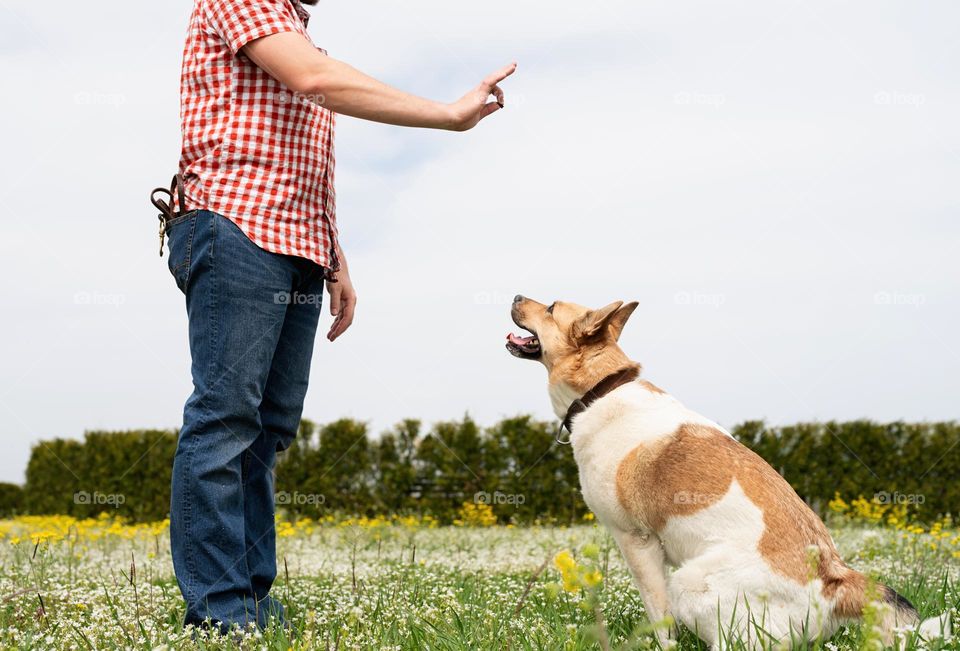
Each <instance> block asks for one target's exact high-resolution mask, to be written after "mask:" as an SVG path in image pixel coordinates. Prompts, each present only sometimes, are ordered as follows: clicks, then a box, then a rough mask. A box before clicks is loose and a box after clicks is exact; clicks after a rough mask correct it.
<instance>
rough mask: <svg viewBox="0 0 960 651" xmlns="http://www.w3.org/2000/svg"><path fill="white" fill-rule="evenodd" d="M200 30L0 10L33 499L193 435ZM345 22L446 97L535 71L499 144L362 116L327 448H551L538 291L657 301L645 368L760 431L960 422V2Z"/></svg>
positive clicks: (180, 16)
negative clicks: (187, 73) (472, 424)
mask: <svg viewBox="0 0 960 651" xmlns="http://www.w3.org/2000/svg"><path fill="white" fill-rule="evenodd" d="M190 4H191V3H190V2H188V1H187V0H166V1H165V2H137V3H131V2H119V1H118V0H102V1H101V2H97V3H76V2H74V3H65V2H59V3H51V2H39V3H27V2H22V1H20V2H11V1H10V0H0V85H2V88H3V91H2V102H0V111H2V113H0V116H2V120H0V142H3V149H4V152H5V155H4V156H2V158H0V215H2V217H0V219H2V222H0V223H2V231H0V292H2V293H0V296H2V299H3V306H4V308H3V318H2V319H0V359H2V364H0V367H2V373H0V423H2V436H3V441H4V444H5V445H4V454H3V455H2V457H0V480H9V481H20V480H21V479H22V473H23V469H24V468H25V465H26V461H27V458H28V454H29V448H30V445H31V444H32V443H34V442H35V441H37V440H38V439H42V438H50V437H54V436H67V437H76V436H81V435H82V433H83V431H84V430H85V429H120V428H141V427H175V426H177V425H178V424H179V419H180V412H181V408H182V404H183V401H184V399H185V398H186V396H187V395H188V393H189V391H190V379H189V357H188V352H187V340H186V316H185V313H184V309H183V299H182V296H181V295H180V293H179V292H178V290H177V289H176V287H175V286H174V284H173V280H172V279H171V278H170V276H169V273H168V272H167V270H166V261H165V260H161V259H159V258H158V257H157V250H156V249H157V238H156V215H155V212H154V210H153V208H152V207H151V206H149V204H148V202H147V194H148V191H149V190H150V189H151V188H153V187H154V186H156V185H163V184H165V183H167V182H168V179H169V177H170V175H171V174H172V173H173V171H174V170H175V168H176V163H177V157H178V153H179V123H178V97H177V94H178V80H179V67H180V55H181V48H182V40H183V36H184V31H185V27H186V23H187V18H188V15H189V12H190ZM313 16H314V17H313V21H312V23H311V32H312V34H313V35H314V39H315V40H316V42H317V43H318V44H319V45H321V46H323V47H325V48H327V49H328V50H329V51H330V53H331V55H333V56H336V57H338V58H341V59H344V60H346V61H348V62H351V63H353V64H354V65H357V66H358V67H360V68H361V69H363V70H365V71H367V72H369V73H371V74H373V75H375V76H377V77H379V78H381V79H383V80H385V81H388V82H391V83H393V84H395V85H397V86H400V87H401V88H404V89H406V90H410V91H414V92H417V93H420V94H424V95H428V96H430V97H434V98H438V99H447V100H452V99H455V98H456V97H458V96H459V95H460V94H462V93H463V92H465V91H466V90H467V89H468V88H469V87H471V86H473V85H474V84H475V83H476V82H478V81H479V80H480V78H481V77H482V76H483V75H484V74H486V73H487V72H488V71H489V70H492V69H494V68H496V67H498V66H500V65H501V64H503V63H506V62H508V61H510V60H511V59H516V60H518V61H519V62H520V69H519V71H518V73H517V74H516V75H515V77H514V78H512V79H511V80H509V81H508V82H507V83H506V85H505V88H506V92H507V109H506V110H505V111H504V112H503V113H501V114H498V115H496V116H494V117H493V118H491V120H490V121H488V122H485V123H484V124H482V125H481V127H480V128H478V129H477V130H475V131H473V132H471V133H468V134H451V133H434V132H425V131H412V130H411V131H403V130H400V129H396V128H389V127H382V126H378V125H372V124H367V123H361V122H358V121H354V120H350V119H348V118H342V119H341V121H340V128H339V132H338V143H337V153H338V160H339V166H338V170H337V176H338V182H339V188H338V189H339V219H340V227H341V230H342V234H343V242H344V246H345V247H346V249H347V254H348V257H349V259H350V263H351V267H352V270H353V273H354V278H355V282H356V284H357V286H358V290H359V292H360V306H359V314H358V319H357V323H356V325H355V326H354V328H353V330H352V331H351V332H350V333H349V334H348V335H347V336H345V337H344V338H343V339H342V340H340V341H338V342H337V343H335V344H332V345H331V344H329V343H328V342H326V341H325V340H322V339H321V341H320V342H318V346H317V350H316V353H315V358H314V371H313V377H312V388H311V392H310V394H309V396H308V398H307V403H306V408H305V416H306V417H308V418H311V419H314V420H317V421H321V422H322V421H328V420H332V419H334V418H337V417H341V416H351V417H354V418H359V419H365V420H368V421H369V422H370V423H371V426H372V428H373V430H374V431H375V432H379V431H382V430H383V429H385V428H387V427H389V426H390V425H392V424H393V423H395V422H397V421H399V420H400V419H401V418H404V417H419V418H422V419H425V420H426V421H428V422H430V421H435V420H438V419H446V418H458V417H460V416H462V415H463V414H464V413H465V412H469V413H470V414H471V415H473V416H474V417H475V418H476V419H477V420H478V421H479V422H480V423H482V424H492V423H493V422H494V421H496V420H497V419H499V418H501V417H503V416H506V415H513V414H516V413H520V412H533V413H534V414H536V415H537V416H539V417H543V418H548V417H552V414H551V413H550V411H549V402H548V400H547V396H546V391H545V374H544V372H543V370H542V368H541V367H540V366H539V365H537V364H533V363H523V362H521V361H519V360H515V359H513V358H512V357H510V356H509V355H508V354H507V353H506V351H504V350H503V338H504V336H505V334H506V332H507V331H508V330H510V329H511V327H512V324H511V323H510V320H509V316H508V306H509V301H510V299H511V297H512V296H513V295H514V294H515V293H518V292H520V293H523V294H526V295H529V296H532V297H534V298H538V299H541V300H545V301H546V300H552V299H555V298H561V299H567V300H574V301H577V302H580V303H584V304H588V305H602V304H606V303H607V302H609V301H611V300H614V299H624V300H630V299H636V300H638V301H640V308H639V309H638V310H637V312H636V313H635V315H634V317H633V319H632V322H631V323H630V325H629V326H628V328H627V331H626V333H625V334H624V337H623V340H622V343H623V345H624V348H625V349H626V350H627V352H628V353H629V354H631V355H632V356H633V357H634V358H635V359H637V360H638V361H641V362H642V363H643V364H644V365H645V368H646V375H647V377H649V378H650V379H651V380H653V381H655V382H657V383H658V384H659V385H661V386H663V387H664V388H665V389H667V390H668V391H670V392H672V393H673V394H674V395H676V396H677V397H679V398H680V399H681V400H683V401H684V402H686V403H687V404H688V405H690V406H692V407H693V408H695V409H698V410H700V411H702V412H703V413H704V414H706V415H708V416H710V417H712V418H714V419H715V420H718V421H720V422H721V423H723V424H725V425H728V426H730V425H734V424H736V423H737V422H740V421H742V420H745V419H750V418H765V419H768V421H769V422H772V423H789V422H795V421H799V420H810V419H830V418H837V419H849V418H858V417H871V418H874V419H878V420H890V419H899V418H903V419H909V420H923V419H927V420H939V419H952V418H955V417H957V415H958V410H957V395H958V393H960V380H958V377H960V342H958V341H957V336H956V333H957V332H958V331H960V307H958V298H960V282H958V280H960V279H958V265H957V255H958V253H960V219H958V217H960V198H958V183H957V180H958V172H960V127H958V120H957V115H958V114H960V113H958V109H960V76H958V75H957V66H956V62H957V60H958V56H960V45H958V37H960V27H958V26H960V5H957V3H955V2H950V1H946V0H944V1H939V2H936V1H931V2H926V3H923V4H921V5H918V4H916V3H907V2H896V3H894V2H878V1H875V0H870V1H869V2H868V1H863V2H835V1H833V0H831V1H823V2H798V1H793V2H780V1H771V0H764V1H762V2H761V1H760V0H751V1H739V2H724V3H717V2H708V1H701V2H684V3H677V2H667V1H663V2H643V3H638V2H635V1H627V0H622V1H621V0H601V1H599V2H597V1H595V2H589V3H587V2H577V3H573V2H569V1H560V2H551V3H546V2H540V3H532V2H522V1H521V2H518V1H517V0H512V1H509V2H508V1H506V0H489V1H488V2H484V3H450V2H441V1H439V0H430V1H420V2H417V1H411V2H403V3H396V2H357V1H353V2H346V1H343V0H340V1H337V0H325V1H324V2H322V3H321V5H319V6H317V7H315V8H313ZM78 297H79V299H80V300H79V302H78ZM84 299H89V304H83V302H82V301H83V300H84ZM329 320H330V317H329V316H325V318H324V324H323V325H324V326H326V325H328V324H329Z"/></svg>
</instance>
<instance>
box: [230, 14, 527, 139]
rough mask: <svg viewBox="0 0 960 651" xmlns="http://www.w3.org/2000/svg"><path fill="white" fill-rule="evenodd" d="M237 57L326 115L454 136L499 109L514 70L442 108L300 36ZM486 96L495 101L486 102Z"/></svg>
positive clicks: (274, 38)
mask: <svg viewBox="0 0 960 651" xmlns="http://www.w3.org/2000/svg"><path fill="white" fill-rule="evenodd" d="M242 52H243V53H244V54H245V55H246V56H248V57H249V58H250V59H251V60H252V61H253V62H254V63H256V64H257V65H258V66H259V67H260V68H262V69H263V70H265V71H266V72H267V73H268V74H269V75H271V76H272V77H273V78H274V79H276V80H277V81H279V82H280V83H282V84H283V85H284V86H286V87H287V88H289V89H290V90H292V91H293V92H295V93H299V94H301V95H304V96H305V97H307V98H309V99H312V100H314V101H316V102H319V103H321V104H323V106H325V107H326V108H328V109H330V110H331V111H336V112H337V113H343V114H344V115H351V116H353V117H357V118H363V119H364V120H372V121H374V122H385V123H387V124H396V125H399V126H404V127H427V128H431V129H451V130H454V131H465V130H467V129H471V128H473V127H474V126H475V125H476V124H477V122H479V121H480V120H482V119H483V118H485V117H486V116H488V115H490V114H491V113H493V112H494V111H496V110H497V109H498V108H503V91H502V90H501V89H500V87H499V86H497V84H498V83H499V82H500V81H502V80H503V79H505V78H506V77H508V76H510V75H511V74H513V72H514V70H516V68H517V66H516V64H515V63H514V64H510V65H508V66H505V67H504V68H502V69H501V70H499V71H498V72H496V73H493V74H491V75H488V76H487V78H486V79H484V81H483V82H481V84H480V85H479V86H477V87H476V88H475V89H474V90H473V91H470V92H468V93H467V94H466V95H464V96H463V97H461V98H460V99H459V100H458V101H457V102H455V103H453V104H444V103H442V102H434V101H431V100H428V99H424V98H422V97H417V96H416V95H411V94H410V93H405V92H403V91H401V90H397V89H396V88H393V87H392V86H388V85H387V84H385V83H383V82H380V81H377V80H376V79H374V78H373V77H370V76H369V75H365V74H363V73H362V72H360V71H359V70H357V69H356V68H354V67H352V66H349V65H347V64H346V63H344V62H342V61H338V60H336V59H333V58H330V57H328V56H326V55H325V54H323V53H321V52H320V51H319V50H317V48H315V47H314V46H313V45H312V44H311V43H310V41H308V40H307V39H306V38H305V37H303V36H302V35H300V34H297V33H294V32H285V33H280V34H273V35H271V36H264V37H263V38H259V39H256V40H254V41H251V42H250V43H248V44H247V45H245V46H244V47H243V49H242ZM491 94H493V95H495V96H496V98H497V101H496V102H489V103H487V101H486V100H487V98H488V97H489V96H490V95H491Z"/></svg>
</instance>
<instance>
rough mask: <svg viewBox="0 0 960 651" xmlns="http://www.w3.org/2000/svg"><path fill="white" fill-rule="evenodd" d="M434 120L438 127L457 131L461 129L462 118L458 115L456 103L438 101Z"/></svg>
mask: <svg viewBox="0 0 960 651" xmlns="http://www.w3.org/2000/svg"><path fill="white" fill-rule="evenodd" d="M434 122H435V126H436V128H438V129H446V130H447V131H457V130H458V129H459V123H460V119H459V117H458V116H457V112H456V109H455V107H454V105H453V104H444V103H442V102H438V103H437V105H436V117H435V119H434Z"/></svg>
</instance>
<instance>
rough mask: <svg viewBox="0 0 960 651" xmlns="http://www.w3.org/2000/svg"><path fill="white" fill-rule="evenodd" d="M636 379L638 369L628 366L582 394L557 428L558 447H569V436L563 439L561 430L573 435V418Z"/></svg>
mask: <svg viewBox="0 0 960 651" xmlns="http://www.w3.org/2000/svg"><path fill="white" fill-rule="evenodd" d="M638 377H640V369H639V368H637V367H636V366H628V367H627V368H625V369H621V370H619V371H617V372H616V373H612V374H610V375H608V376H607V377H605V378H603V379H602V380H600V381H599V382H597V384H596V386H594V387H593V388H592V389H590V390H589V391H587V392H586V393H585V394H583V397H581V398H578V399H576V400H574V401H573V404H571V405H570V408H569V409H567V415H566V416H564V418H563V422H561V423H560V427H558V428H557V443H559V444H560V445H570V436H567V437H566V438H564V436H563V430H567V434H570V435H572V434H573V430H572V429H571V426H572V425H573V419H574V417H575V416H577V415H579V414H581V413H583V412H584V411H586V410H587V407H589V406H590V405H592V404H593V403H594V402H595V401H597V400H599V399H600V398H602V397H603V396H605V395H607V394H608V393H610V392H611V391H613V390H614V389H617V388H619V387H622V386H623V385H624V384H627V383H628V382H633V381H634V380H636V379H637V378H638Z"/></svg>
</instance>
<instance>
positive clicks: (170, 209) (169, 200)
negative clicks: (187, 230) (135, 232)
mask: <svg viewBox="0 0 960 651" xmlns="http://www.w3.org/2000/svg"><path fill="white" fill-rule="evenodd" d="M174 193H176V195H177V204H176V206H174V204H173V195H174ZM158 195H160V196H158ZM150 203H152V204H153V205H154V207H155V208H156V209H157V210H159V211H160V214H159V215H157V217H158V218H159V219H160V257H161V258H162V257H163V236H164V234H165V233H166V226H167V222H168V221H169V220H171V219H174V218H175V217H179V216H180V215H182V214H184V213H186V212H187V200H186V197H185V196H184V194H183V178H182V177H181V176H180V175H179V174H175V175H174V176H173V180H171V181H170V189H169V190H167V189H166V188H155V189H154V190H153V192H151V193H150ZM175 207H176V208H178V209H179V210H174V208H175Z"/></svg>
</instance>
